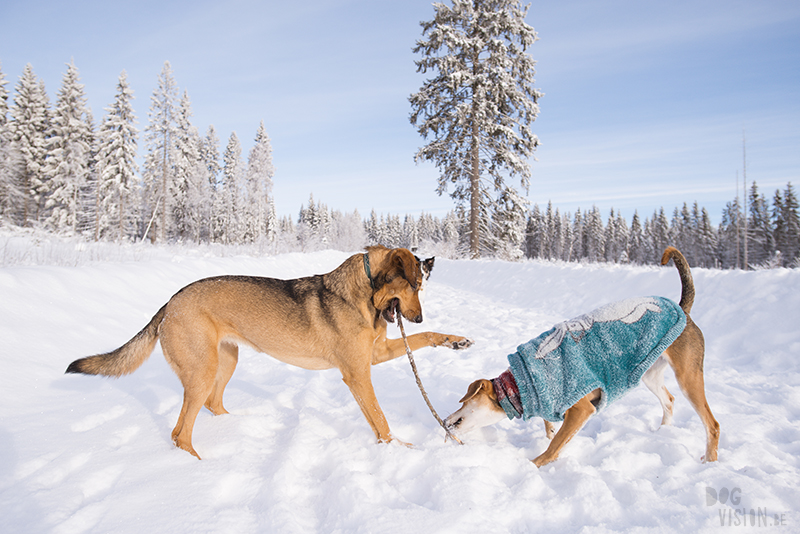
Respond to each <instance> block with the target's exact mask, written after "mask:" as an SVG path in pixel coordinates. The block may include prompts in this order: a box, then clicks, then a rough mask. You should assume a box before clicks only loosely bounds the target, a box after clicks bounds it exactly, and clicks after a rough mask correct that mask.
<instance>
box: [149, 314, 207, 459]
mask: <svg viewBox="0 0 800 534" xmlns="http://www.w3.org/2000/svg"><path fill="white" fill-rule="evenodd" d="M200 330H201V329H198V331H200ZM198 331H195V332H192V331H191V330H190V329H188V328H178V329H173V328H170V327H169V326H167V327H166V328H164V329H162V333H161V348H162V349H163V351H164V356H165V357H166V359H167V361H168V362H169V364H170V365H171V366H172V368H173V370H174V371H175V374H177V375H178V378H179V379H180V381H181V384H183V406H182V407H181V413H180V415H179V416H178V422H177V423H176V424H175V428H174V429H173V430H172V441H173V443H175V445H176V446H177V447H178V448H181V449H183V450H185V451H186V452H188V453H190V454H192V455H194V456H196V457H197V458H198V459H200V455H199V454H197V451H195V450H194V447H192V430H193V429H194V422H195V419H197V414H198V413H199V412H200V409H201V408H202V407H203V404H205V402H206V400H207V399H208V398H209V396H210V395H211V393H212V391H213V389H214V382H215V378H216V376H217V364H218V361H219V354H218V352H217V347H216V343H215V342H214V340H213V339H212V338H211V337H208V338H206V337H202V336H201V335H200V334H198Z"/></svg>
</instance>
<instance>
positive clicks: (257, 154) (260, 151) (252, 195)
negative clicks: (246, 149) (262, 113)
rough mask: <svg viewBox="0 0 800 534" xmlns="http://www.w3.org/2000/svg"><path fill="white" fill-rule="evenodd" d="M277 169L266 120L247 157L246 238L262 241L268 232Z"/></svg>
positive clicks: (262, 122) (259, 127) (262, 123)
mask: <svg viewBox="0 0 800 534" xmlns="http://www.w3.org/2000/svg"><path fill="white" fill-rule="evenodd" d="M274 175H275V169H274V167H273V166H272V145H271V144H270V140H269V136H268V135H267V131H266V130H265V129H264V121H261V123H260V124H259V126H258V131H257V132H256V139H255V144H254V145H253V148H252V149H250V154H249V156H248V158H247V172H246V175H245V189H246V195H247V202H246V204H245V225H246V233H245V236H246V239H247V240H248V241H260V240H261V239H262V238H263V237H264V236H265V235H266V232H267V212H268V210H269V197H270V194H271V193H272V177H273V176H274Z"/></svg>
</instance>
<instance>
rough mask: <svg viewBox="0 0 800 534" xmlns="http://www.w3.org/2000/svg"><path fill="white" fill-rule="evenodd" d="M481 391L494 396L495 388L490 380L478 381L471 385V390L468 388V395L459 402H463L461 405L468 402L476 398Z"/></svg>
mask: <svg viewBox="0 0 800 534" xmlns="http://www.w3.org/2000/svg"><path fill="white" fill-rule="evenodd" d="M481 391H485V392H487V393H489V394H493V393H494V386H493V385H492V382H491V381H489V380H486V379H485V378H481V379H480V380H476V381H475V382H473V383H472V384H470V385H469V388H467V394H466V395H464V398H463V399H461V400H460V401H458V402H461V403H464V402H467V401H468V400H470V399H471V398H472V397H474V396H475V395H477V394H478V393H480V392H481Z"/></svg>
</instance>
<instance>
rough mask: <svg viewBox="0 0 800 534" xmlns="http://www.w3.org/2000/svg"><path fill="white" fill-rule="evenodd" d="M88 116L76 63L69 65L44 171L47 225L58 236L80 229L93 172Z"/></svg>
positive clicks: (58, 100)
mask: <svg viewBox="0 0 800 534" xmlns="http://www.w3.org/2000/svg"><path fill="white" fill-rule="evenodd" d="M87 113H88V110H87V107H86V95H85V94H84V92H83V84H81V83H80V78H79V76H78V69H77V67H75V63H74V62H70V63H69V64H67V72H66V73H65V74H64V78H63V80H62V83H61V89H60V90H59V92H58V96H57V98H56V107H55V111H54V113H53V116H52V120H51V129H50V135H49V137H48V144H47V146H48V150H47V159H46V161H45V168H44V171H45V176H46V182H47V183H46V186H45V190H46V191H47V202H46V204H45V207H46V208H47V211H48V218H47V224H48V226H49V227H50V228H52V229H54V230H56V231H58V232H64V231H68V232H72V233H75V232H76V231H77V229H78V220H79V218H80V216H81V214H80V211H81V208H82V205H81V190H82V189H83V188H84V187H85V186H86V184H87V182H88V179H89V173H90V172H91V167H90V158H91V146H90V144H89V140H90V139H91V137H92V135H93V134H92V132H91V130H90V128H89V124H88V123H87Z"/></svg>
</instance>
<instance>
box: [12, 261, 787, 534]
mask: <svg viewBox="0 0 800 534" xmlns="http://www.w3.org/2000/svg"><path fill="white" fill-rule="evenodd" d="M347 256H348V254H345V253H341V252H334V251H325V252H318V253H313V254H287V255H282V256H271V257H263V258H253V257H226V258H218V257H202V255H198V254H195V255H192V254H184V253H183V251H178V252H176V254H175V255H174V256H172V257H171V256H170V255H169V254H166V255H160V256H157V257H152V258H144V259H142V260H141V261H125V260H120V261H111V262H102V261H101V262H97V261H96V262H91V263H87V264H84V265H80V266H72V267H70V266H10V267H4V268H0V335H1V336H2V339H3V347H2V349H1V350H2V352H0V358H2V360H0V361H2V372H0V532H6V533H11V532H25V533H38V532H53V533H63V534H68V533H88V532H91V533H100V532H114V533H128V532H130V533H142V532H147V533H161V532H164V533H183V532H186V533H189V532H191V533H203V532H209V533H211V532H214V533H216V532H236V533H249V532H253V533H255V532H259V533H262V532H281V533H293V532H363V533H381V532H426V533H434V532H458V533H463V532H487V531H488V532H534V531H536V532H645V531H647V532H650V531H658V532H681V533H689V532H720V531H722V532H727V531H735V530H736V529H735V528H734V527H736V526H737V525H738V528H739V530H740V531H750V530H751V528H752V527H756V528H757V527H758V526H759V525H761V527H762V529H759V530H770V531H779V532H798V531H800V514H798V513H797V512H798V510H800V425H798V422H797V421H798V418H800V387H798V386H800V363H798V362H800V328H798V324H799V323H800V321H799V319H800V271H797V270H794V271H791V270H785V269H778V270H770V271H757V272H742V271H716V270H703V269H695V270H694V271H693V274H694V280H695V284H696V287H697V299H696V301H695V306H694V310H693V313H692V316H693V318H694V320H695V321H696V322H697V323H698V325H699V326H700V327H701V328H702V329H703V331H704V334H705V338H706V360H705V377H706V392H707V396H708V401H709V404H710V406H711V409H712V411H713V413H714V415H715V416H716V418H717V419H718V420H719V422H720V425H721V430H722V436H721V440H720V450H719V462H716V463H709V464H703V463H701V462H700V457H701V456H702V454H703V453H704V447H705V437H704V431H703V427H702V424H701V422H700V420H699V418H698V417H697V415H696V414H695V412H694V410H692V408H691V406H690V405H689V403H688V401H687V400H686V399H685V398H684V397H683V395H682V394H681V393H680V392H679V390H678V387H677V385H676V383H675V381H674V378H673V376H672V373H671V371H670V370H667V387H668V388H670V390H671V391H672V392H673V394H674V395H675V396H676V402H675V419H674V423H673V426H670V427H664V428H658V426H659V423H660V421H661V409H660V407H659V403H658V401H657V399H656V398H655V396H653V395H652V394H651V393H650V392H649V391H647V389H646V388H645V387H644V386H643V385H640V386H639V387H637V388H636V389H634V390H633V391H632V392H631V393H630V394H629V395H628V396H626V397H625V398H623V399H621V400H620V401H618V402H617V403H615V404H613V405H611V406H609V407H608V408H607V409H606V410H605V411H603V412H601V413H600V414H598V415H597V416H595V417H593V418H592V419H590V421H589V422H588V424H587V425H586V427H585V428H584V429H583V430H582V431H581V432H580V433H579V434H578V435H577V436H576V437H575V438H574V439H573V440H572V442H571V443H569V444H568V445H567V447H566V448H565V449H564V451H563V452H562V456H561V458H560V459H559V460H558V461H556V462H555V463H553V464H550V465H547V466H545V467H544V468H542V469H537V468H536V467H535V466H534V465H533V464H532V463H531V462H530V461H529V460H530V459H531V458H534V457H535V456H537V455H538V454H539V453H541V452H542V451H543V450H544V449H545V447H546V446H547V443H548V442H547V439H546V437H545V434H544V429H543V425H542V424H541V422H540V421H538V420H533V421H529V422H521V421H503V422H501V423H499V424H497V425H495V426H493V427H487V428H484V429H481V430H476V431H475V432H473V433H471V434H467V435H466V436H465V439H466V441H465V445H463V446H459V445H457V444H454V443H452V442H445V441H444V437H443V436H444V433H443V431H442V429H441V428H440V427H439V426H438V424H437V423H436V421H435V420H434V418H433V417H432V416H431V414H430V412H429V411H428V408H427V406H426V405H425V403H424V400H423V398H422V396H421V394H420V392H419V390H418V389H417V387H416V384H415V382H414V377H413V374H412V372H411V369H410V366H409V363H408V361H407V359H406V358H405V357H404V358H400V359H397V360H394V361H392V362H388V363H384V364H381V365H379V366H377V367H374V368H373V383H374V385H375V391H376V393H377V396H378V399H379V401H380V404H381V406H382V408H383V411H384V412H385V414H386V417H387V419H388V421H389V425H390V427H391V429H392V431H393V434H394V435H395V436H396V437H398V438H400V439H401V440H403V441H407V442H410V443H413V448H407V447H404V446H402V445H400V444H396V443H391V444H378V443H376V441H375V438H374V435H373V433H372V431H371V430H370V428H369V426H368V424H367V423H366V421H365V419H364V417H363V416H362V414H361V412H360V410H359V408H358V406H357V405H356V403H355V401H354V400H353V398H352V396H351V395H350V392H349V390H348V389H347V387H346V386H345V384H344V383H343V382H342V380H341V375H340V374H339V372H338V371H337V370H330V371H306V370H303V369H299V368H295V367H292V366H289V365H286V364H283V363H280V362H278V361H276V360H274V359H272V358H270V357H268V356H266V355H262V354H258V353H256V352H254V351H253V350H251V349H247V348H244V349H242V351H241V356H240V359H239V366H238V368H237V370H236V372H235V374H234V376H233V379H232V380H231V382H230V384H229V385H228V388H227V390H226V392H225V406H226V408H227V409H228V410H229V411H230V412H231V414H230V415H224V416H216V417H215V416H213V415H211V414H210V413H209V412H208V411H206V410H205V409H204V410H203V411H202V412H201V413H200V415H199V416H198V418H197V423H196V425H195V428H194V440H193V442H194V446H195V448H196V449H197V451H198V452H199V454H200V455H201V456H202V457H203V460H202V461H198V460H197V459H196V458H194V457H192V456H191V455H189V454H188V453H186V452H184V451H182V450H179V449H176V448H175V447H174V446H173V445H172V443H171V441H170V432H171V430H172V427H173V425H174V424H175V421H176V419H177V416H178V412H179V411H180V407H181V401H182V388H181V385H180V383H179V382H178V379H177V377H176V376H175V375H174V374H173V372H172V371H171V369H170V368H169V367H168V365H167V364H166V362H165V360H164V358H163V355H162V353H161V349H160V347H158V346H157V347H156V350H155V351H154V353H153V355H152V356H151V358H150V359H149V360H148V361H147V362H146V363H145V364H144V365H143V366H142V367H141V368H140V369H139V370H138V371H136V372H135V373H133V374H131V375H129V376H125V377H122V378H119V379H108V378H102V377H96V376H83V375H65V374H64V370H65V369H66V367H67V365H68V364H69V363H70V362H71V361H73V360H74V359H76V358H79V357H82V356H87V355H91V354H96V353H98V352H103V351H107V350H111V349H114V348H116V347H118V346H120V345H121V344H122V343H124V342H125V341H127V340H128V339H130V338H131V337H132V336H133V335H134V334H135V333H136V332H138V331H139V330H140V329H141V328H142V327H143V326H144V325H145V324H146V323H147V322H148V321H149V319H150V318H151V316H152V315H153V314H154V313H155V312H156V311H157V310H158V309H159V307H160V306H161V305H162V304H164V303H165V302H166V301H167V300H168V299H169V297H170V296H171V295H172V294H174V293H175V292H176V291H177V290H178V289H180V288H181V287H183V286H184V285H186V284H187V283H189V282H191V281H193V280H195V279H198V278H202V277H206V276H213V275H218V274H249V275H260V276H272V277H279V278H294V277H298V276H305V275H311V274H316V273H323V272H327V271H329V270H331V269H333V268H335V267H336V266H337V265H339V264H340V263H341V262H342V261H344V259H345V258H346V257H347ZM644 295H662V296H666V297H670V298H673V299H675V300H678V299H679V297H680V281H679V278H678V274H677V271H676V270H675V268H674V266H672V265H670V266H668V267H663V268H658V267H631V266H610V265H582V264H566V263H547V262H522V263H506V262H501V261H490V260H482V261H448V260H441V259H437V262H436V266H435V268H434V271H433V275H432V276H431V279H430V281H429V285H428V291H427V298H426V303H425V304H426V308H425V310H424V315H425V321H424V323H422V324H421V325H413V324H409V323H408V322H406V324H407V326H406V328H407V330H408V331H409V333H410V332H413V331H422V330H435V331H440V332H445V333H453V334H461V335H465V336H468V337H471V338H472V339H474V340H475V345H474V346H472V347H471V348H469V349H467V350H465V351H451V350H448V349H443V348H436V349H433V348H428V349H423V350H419V351H418V352H417V353H416V354H415V359H416V361H417V365H418V367H419V368H420V373H421V376H422V380H423V383H424V384H425V386H426V389H427V391H428V394H429V396H430V398H431V401H432V402H433V404H434V406H436V407H437V409H438V411H439V413H440V415H441V416H442V417H444V416H446V415H447V414H449V413H451V412H452V411H454V410H456V409H457V408H458V407H459V404H458V400H459V399H460V398H461V396H462V395H463V394H464V392H465V391H466V387H467V385H468V384H469V383H470V382H471V381H472V380H474V379H476V378H481V377H483V378H492V377H495V376H497V375H498V374H500V373H501V372H502V371H503V370H504V369H505V368H506V367H507V365H508V362H507V360H506V356H507V354H509V353H510V352H512V351H514V350H515V349H516V347H517V345H519V344H521V343H523V342H525V341H527V340H529V339H531V338H533V337H535V336H536V335H538V334H539V333H541V332H543V331H545V330H547V329H548V328H550V327H551V326H552V325H553V324H555V323H558V322H560V321H563V320H565V319H568V318H570V317H574V316H576V315H579V314H581V313H585V312H587V311H590V310H592V309H595V308H597V307H598V306H600V305H603V304H606V303H608V302H612V301H615V300H619V299H623V298H629V297H636V296H644ZM266 327H268V325H266ZM389 328H390V333H395V334H396V336H399V332H398V330H397V328H396V326H394V325H390V327H389ZM709 495H712V496H713V495H716V496H717V498H716V499H713V498H711V497H709ZM751 522H752V523H754V524H753V525H751ZM764 527H769V528H768V529H767V528H764ZM745 528H746V530H744V529H745Z"/></svg>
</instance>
